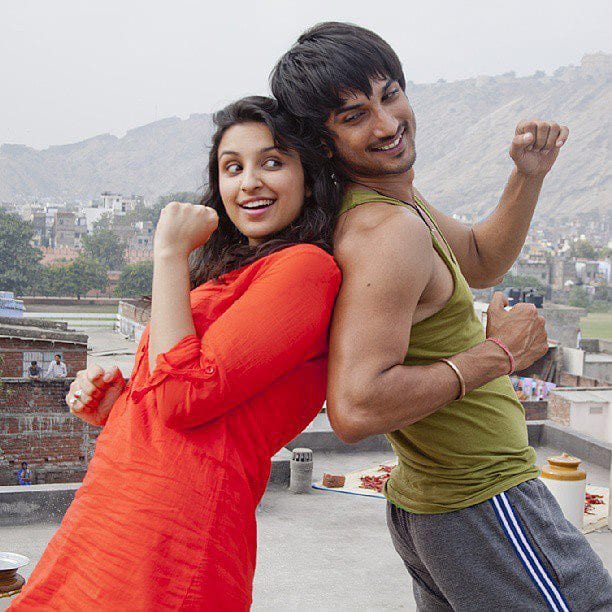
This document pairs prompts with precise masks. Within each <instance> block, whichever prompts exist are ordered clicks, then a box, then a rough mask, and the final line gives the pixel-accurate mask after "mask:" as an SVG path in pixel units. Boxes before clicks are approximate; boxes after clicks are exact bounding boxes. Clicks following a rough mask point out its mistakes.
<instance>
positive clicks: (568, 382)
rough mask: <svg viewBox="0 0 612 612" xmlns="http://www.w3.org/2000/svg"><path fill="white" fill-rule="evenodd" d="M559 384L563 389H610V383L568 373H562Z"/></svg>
mask: <svg viewBox="0 0 612 612" xmlns="http://www.w3.org/2000/svg"><path fill="white" fill-rule="evenodd" d="M559 384H560V385H561V386H562V387H608V386H610V383H607V382H605V381H601V380H596V379H595V378H587V377H586V376H574V374H569V373H568V372H561V376H560V377H559Z"/></svg>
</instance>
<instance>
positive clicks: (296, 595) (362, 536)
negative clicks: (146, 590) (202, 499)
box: [0, 448, 612, 611]
mask: <svg viewBox="0 0 612 612" xmlns="http://www.w3.org/2000/svg"><path fill="white" fill-rule="evenodd" d="M556 452H557V451H555V450H554V449H547V448H541V449H538V459H539V462H540V463H541V462H542V461H543V460H544V459H545V457H547V456H551V455H553V454H556ZM391 458H392V456H391V455H390V454H389V453H381V452H364V453H358V454H346V453H321V452H319V453H316V455H315V468H314V478H315V479H316V480H318V479H320V478H321V476H322V475H323V473H324V472H334V473H346V472H350V471H353V470H356V469H360V468H365V467H368V466H370V465H372V464H375V463H377V462H383V461H386V460H389V459H391ZM585 468H586V470H587V474H588V476H589V478H588V480H589V482H591V483H592V484H596V485H604V486H605V485H607V482H608V473H607V471H606V470H603V469H602V468H599V467H597V466H593V465H586V466H585ZM257 520H258V525H259V550H258V565H257V572H256V577H255V585H254V605H253V610H261V611H264V610H265V611H275V610H279V611H280V610H317V611H319V610H321V611H326V610H330V611H331V610H333V611H338V610H415V609H416V608H415V606H414V602H413V599H412V588H411V584H410V580H409V578H408V574H407V573H406V571H405V569H404V567H403V564H402V562H401V561H400V559H399V557H398V556H397V555H396V553H395V551H394V550H393V547H392V545H391V541H390V538H389V535H388V532H387V528H386V525H385V502H384V500H381V499H376V498H368V497H356V496H353V495H343V494H340V493H330V492H325V491H316V490H313V491H312V492H311V493H309V494H307V495H293V494H291V493H289V491H288V490H287V489H281V488H272V489H269V490H268V491H267V493H266V495H265V496H264V499H263V501H262V504H261V507H260V509H259V511H258V515H257ZM56 529H57V525H32V526H23V527H0V549H2V550H8V551H12V552H19V553H21V554H25V555H27V556H28V557H29V558H30V559H31V564H30V565H29V566H27V567H26V568H24V570H23V571H22V574H23V575H24V576H25V577H26V578H27V576H29V574H30V572H31V571H32V569H33V567H34V565H35V564H36V562H37V561H38V559H39V558H40V556H41V554H42V552H43V550H44V548H45V546H46V544H47V542H48V541H49V539H50V538H51V536H52V535H53V533H54V532H55V530H56ZM587 539H588V540H589V542H590V544H591V546H593V548H594V549H595V551H596V552H597V553H598V554H599V555H600V557H601V558H602V559H603V561H604V564H605V566H606V567H607V568H608V570H612V532H610V531H608V530H607V529H603V530H601V531H600V532H596V533H591V534H589V535H588V536H587ZM7 606H8V602H7V601H6V600H3V599H0V610H3V609H5V608H6V607H7Z"/></svg>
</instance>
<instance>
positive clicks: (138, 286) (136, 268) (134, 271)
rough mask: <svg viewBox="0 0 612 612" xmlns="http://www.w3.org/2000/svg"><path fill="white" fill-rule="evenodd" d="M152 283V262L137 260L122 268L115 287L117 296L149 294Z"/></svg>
mask: <svg viewBox="0 0 612 612" xmlns="http://www.w3.org/2000/svg"><path fill="white" fill-rule="evenodd" d="M152 285H153V262H152V261H139V262H137V263H133V264H128V265H127V266H125V268H123V271H122V272H121V277H120V278H119V283H118V284H117V288H116V289H115V295H116V296H117V297H135V296H141V295H151V289H152Z"/></svg>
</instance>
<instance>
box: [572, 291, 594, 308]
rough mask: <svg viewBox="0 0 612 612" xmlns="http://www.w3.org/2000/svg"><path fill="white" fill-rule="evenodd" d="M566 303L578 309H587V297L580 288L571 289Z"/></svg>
mask: <svg viewBox="0 0 612 612" xmlns="http://www.w3.org/2000/svg"><path fill="white" fill-rule="evenodd" d="M567 303H568V304H569V305H570V306H576V307H578V308H588V307H589V296H588V294H587V292H586V291H585V290H584V289H583V288H582V287H572V289H571V291H570V293H569V297H568V300H567Z"/></svg>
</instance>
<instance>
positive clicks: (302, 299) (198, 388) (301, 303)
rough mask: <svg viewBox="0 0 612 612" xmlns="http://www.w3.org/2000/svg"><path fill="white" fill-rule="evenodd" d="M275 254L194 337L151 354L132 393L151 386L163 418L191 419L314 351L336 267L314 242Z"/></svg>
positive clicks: (225, 407) (202, 418)
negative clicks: (150, 364) (150, 362)
mask: <svg viewBox="0 0 612 612" xmlns="http://www.w3.org/2000/svg"><path fill="white" fill-rule="evenodd" d="M275 255H276V256H270V260H269V261H268V262H266V264H265V265H264V266H263V267H262V269H261V270H260V271H259V272H258V273H257V275H256V276H255V278H253V280H252V282H251V283H250V284H249V286H248V287H247V289H246V290H245V291H244V293H242V295H241V296H240V297H239V298H238V299H237V300H236V301H235V302H234V303H233V304H232V306H230V307H229V308H228V309H227V310H226V311H225V312H224V313H223V314H222V315H221V316H220V317H219V318H218V319H217V320H216V321H214V322H213V323H212V324H211V325H210V326H209V327H208V329H207V330H206V331H205V332H204V334H203V335H202V336H201V337H199V336H198V335H196V334H190V335H187V336H185V337H184V338H182V339H181V340H179V341H178V342H177V344H175V345H174V346H173V347H172V348H171V349H170V350H168V351H167V352H165V353H161V354H159V355H158V356H157V359H156V363H155V369H154V371H153V373H152V374H149V372H147V377H146V378H145V380H144V381H143V384H142V386H141V388H140V389H134V390H133V391H132V397H133V399H134V401H139V400H140V399H141V398H142V397H143V396H144V395H145V394H146V393H150V392H152V393H155V399H156V405H157V411H158V414H159V416H160V418H161V419H162V420H163V422H164V423H165V424H166V425H167V426H169V427H172V428H175V429H181V428H189V427H196V426H198V425H202V424H204V423H206V422H208V421H211V420H213V419H215V418H217V417H219V416H220V415H222V414H223V413H225V412H227V411H229V410H231V409H233V408H235V407H236V406H238V405H240V404H241V403H242V402H244V401H245V400H247V399H249V398H251V397H253V396H255V395H257V394H258V393H260V392H261V391H262V390H264V389H265V388H266V387H268V386H269V385H270V384H271V383H273V382H274V381H275V380H277V379H278V378H280V377H281V376H283V375H285V374H286V373H287V372H290V371H291V370H293V369H294V368H296V367H297V366H298V365H299V364H301V363H303V362H305V361H307V360H308V359H311V358H313V357H315V356H317V351H318V352H321V347H322V346H323V347H324V346H325V345H324V344H322V343H324V342H326V339H327V333H328V327H329V320H330V317H331V312H332V308H333V305H334V301H335V299H336V295H337V293H338V289H339V286H340V271H339V269H338V267H337V265H336V263H335V262H334V260H333V258H332V257H331V256H330V255H328V254H327V253H325V252H324V251H322V250H321V249H318V248H317V247H308V248H301V249H292V248H290V249H285V250H284V251H282V252H280V253H279V254H275Z"/></svg>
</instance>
